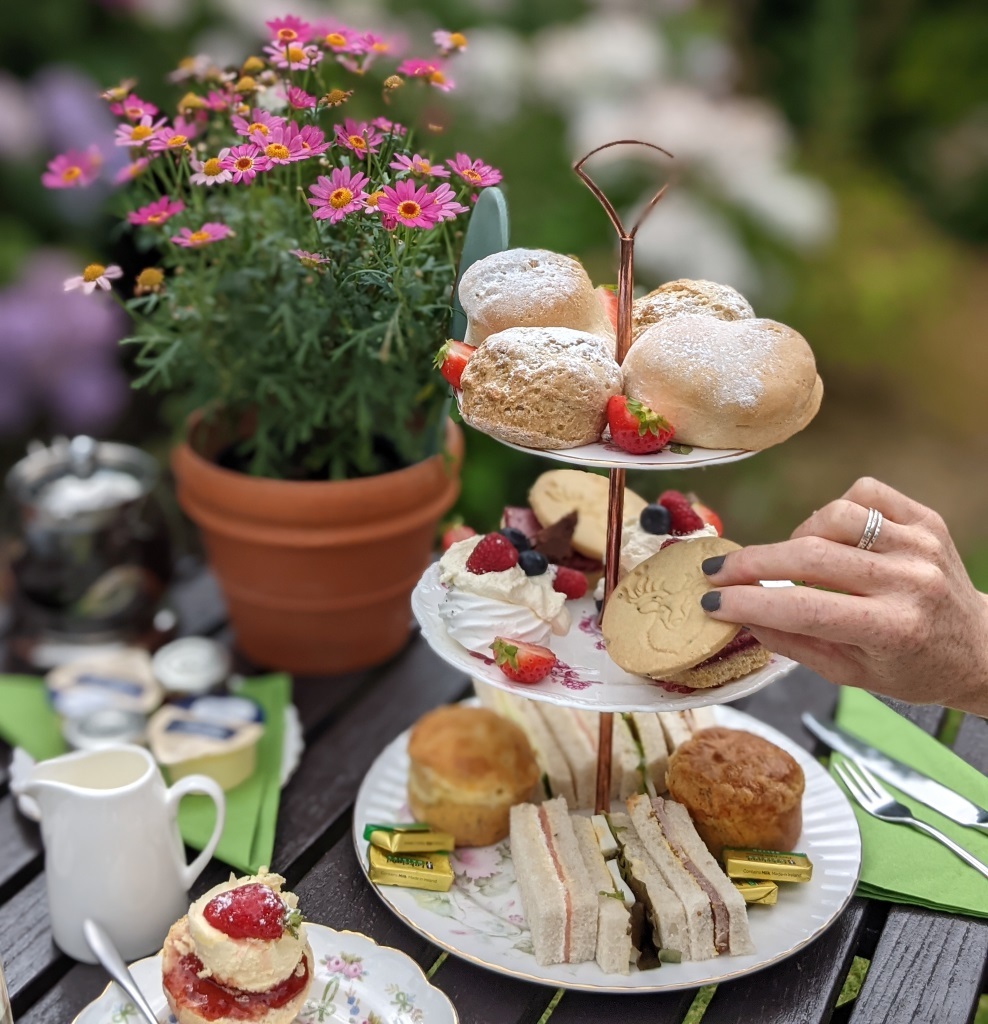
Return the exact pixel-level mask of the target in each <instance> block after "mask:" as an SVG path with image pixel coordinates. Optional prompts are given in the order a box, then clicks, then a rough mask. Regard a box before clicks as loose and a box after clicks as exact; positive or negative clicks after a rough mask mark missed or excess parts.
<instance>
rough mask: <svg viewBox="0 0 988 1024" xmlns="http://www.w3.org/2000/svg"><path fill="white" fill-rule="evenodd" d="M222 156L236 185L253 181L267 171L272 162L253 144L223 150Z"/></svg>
mask: <svg viewBox="0 0 988 1024" xmlns="http://www.w3.org/2000/svg"><path fill="white" fill-rule="evenodd" d="M224 153H225V154H226V155H225V156H224ZM220 156H221V157H222V159H223V164H224V166H225V167H226V169H227V170H228V171H230V173H231V174H232V175H233V183H234V184H235V185H239V184H240V183H241V182H245V181H246V182H251V181H253V180H254V179H255V178H256V177H257V175H258V174H259V173H260V172H261V171H266V170H267V169H268V168H269V167H270V166H271V161H270V160H268V158H267V157H266V156H264V155H263V154H262V153H261V150H260V148H259V147H258V146H255V145H254V143H253V142H248V143H247V144H246V145H244V146H233V147H232V148H231V149H224V150H221V151H220Z"/></svg>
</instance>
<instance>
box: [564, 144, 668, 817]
mask: <svg viewBox="0 0 988 1024" xmlns="http://www.w3.org/2000/svg"><path fill="white" fill-rule="evenodd" d="M623 145H641V146H648V147H649V148H650V149H655V150H658V151H659V152H660V153H663V154H665V155H666V156H671V155H672V154H671V153H668V152H666V150H664V149H660V148H659V147H658V146H653V145H652V144H651V143H648V142H637V141H635V140H633V139H623V140H621V141H619V142H609V143H607V145H605V146H599V147H598V148H597V149H595V150H593V151H592V152H590V153H588V154H587V155H586V156H585V157H584V158H583V159H582V160H579V161H577V163H576V164H575V165H574V167H573V170H574V171H576V173H577V175H578V176H579V177H580V178H581V179H582V180H583V182H584V183H585V184H586V186H587V188H589V189H590V191H591V192H593V194H594V195H595V196H596V197H597V200H598V201H599V202H600V204H601V206H603V207H604V210H605V211H606V213H607V215H608V217H609V218H610V220H611V223H612V224H613V225H614V227H615V229H616V231H617V234H618V239H619V240H620V255H619V263H618V303H617V344H616V351H615V357H616V359H617V362H618V365H620V364H621V363H623V362H624V357H625V356H626V355H627V354H628V349H629V348H631V299H632V288H633V286H634V249H635V234H636V233H637V231H638V228H639V227H640V226H641V224H642V222H643V221H644V220H645V218H646V217H647V216H648V214H649V213H650V212H651V210H652V208H653V207H654V206H655V204H656V203H657V202H658V201H659V200H660V199H661V198H662V196H663V195H664V194H665V191H666V189H667V188H668V185H667V184H666V185H663V186H662V188H661V189H659V191H658V192H657V193H656V194H655V195H654V196H653V197H652V199H651V201H650V202H649V203H648V205H647V206H646V207H645V209H644V210H643V211H642V213H641V215H640V216H639V218H638V220H637V221H636V222H635V224H634V225H633V226H632V228H631V230H630V231H627V230H626V229H625V227H624V224H623V223H622V222H621V218H620V217H619V216H618V214H617V211H616V210H615V209H614V207H613V205H612V204H611V203H610V201H609V200H608V199H607V197H606V196H605V195H604V193H603V191H601V189H600V187H599V186H598V185H597V184H596V183H595V182H594V181H593V180H592V179H591V178H590V177H589V175H588V174H587V173H586V172H585V171H584V170H583V165H584V164H585V163H586V161H587V160H588V159H589V158H590V157H591V156H593V155H594V153H598V152H600V150H602V149H608V148H609V147H611V146H623ZM624 479H625V471H624V470H623V469H612V470H611V471H610V473H609V474H608V490H607V545H606V549H605V556H604V560H605V564H604V604H603V607H605V608H606V607H607V602H608V601H609V600H610V597H611V593H612V591H613V590H614V588H615V587H616V586H617V582H618V571H619V569H620V565H621V527H622V521H623V519H624ZM613 740H614V714H613V712H610V711H602V712H601V713H600V731H599V733H598V739H597V793H596V801H595V806H594V810H595V811H596V813H597V814H601V813H603V812H606V811H609V810H610V807H611V751H612V747H613Z"/></svg>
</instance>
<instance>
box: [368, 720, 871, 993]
mask: <svg viewBox="0 0 988 1024" xmlns="http://www.w3.org/2000/svg"><path fill="white" fill-rule="evenodd" d="M714 714H715V716H716V718H717V722H718V724H720V725H725V726H728V727H729V728H734V729H746V730H747V731H748V732H753V733H755V734H756V735H759V736H763V737H764V738H765V739H767V740H770V741H771V742H772V743H775V744H777V745H778V746H780V747H782V748H783V749H784V750H787V751H788V752H789V753H790V754H791V755H792V756H793V757H794V758H795V759H796V760H797V761H798V762H799V764H800V766H801V767H802V769H803V772H804V773H805V776H806V791H805V794H804V797H803V833H802V835H801V836H800V838H799V843H798V845H797V847H796V849H798V850H800V851H801V852H803V853H806V854H807V855H808V856H809V858H810V862H811V863H812V864H813V878H812V880H811V881H809V882H806V883H799V884H783V885H782V886H780V892H779V901H778V904H777V905H776V906H774V907H759V906H752V907H750V908H749V913H748V920H749V922H750V924H751V937H752V940H753V941H754V944H755V952H754V953H752V954H750V955H747V956H720V957H714V959H712V960H700V961H693V962H687V963H681V964H663V965H662V967H661V968H659V969H657V970H653V971H639V970H638V969H637V968H634V967H633V968H632V969H631V973H630V974H628V975H620V974H604V972H603V971H601V969H600V968H599V967H598V966H597V964H596V963H595V962H593V961H591V962H589V963H582V964H554V965H552V966H549V967H541V966H539V965H538V964H537V963H536V962H535V957H534V956H533V955H532V944H531V936H530V934H529V931H528V928H527V926H526V924H525V919H524V917H523V915H522V910H521V902H520V899H519V896H518V887H517V884H516V882H515V870H514V865H513V864H512V862H511V853H510V845H509V843H508V841H507V840H504V841H503V842H500V843H497V844H496V845H494V846H485V847H481V848H479V849H463V850H461V851H459V852H458V853H456V854H455V855H454V856H453V867H454V871H455V876H456V880H455V881H454V883H453V887H452V889H450V891H449V892H447V893H442V892H424V891H422V890H419V889H403V888H398V887H396V886H378V887H376V888H377V893H378V895H379V896H380V897H381V899H382V900H384V902H385V903H387V904H388V906H389V907H390V908H391V909H392V910H393V911H394V912H395V913H396V914H397V915H398V916H399V917H400V918H401V919H402V920H403V921H404V922H405V923H406V924H408V925H409V926H410V927H412V928H414V929H415V930H416V931H417V932H419V933H420V934H422V935H424V936H425V937H426V938H428V939H430V940H431V941H432V942H434V943H436V945H437V946H442V947H443V948H444V949H447V950H449V951H450V952H451V953H455V954H456V955H457V956H460V957H463V958H464V959H465V960H469V961H470V962H471V963H475V964H479V965H480V966H482V967H488V968H490V969H491V970H494V971H499V972H501V973H502V974H510V975H512V976H514V977H516V978H522V979H524V980H526V981H536V982H541V983H542V984H545V985H552V986H554V987H557V988H570V989H585V990H589V991H594V992H662V991H671V990H674V989H681V988H696V987H697V986H699V985H714V984H717V983H718V982H721V981H727V980H729V979H732V978H739V977H741V976H742V975H744V974H750V973H751V972H752V971H757V970H761V968H763V967H768V966H769V965H770V964H774V963H777V962H778V961H779V960H782V959H784V958H785V957H787V956H791V955H792V954H793V953H795V952H796V951H797V950H799V949H802V948H803V947H804V946H806V945H807V944H808V943H810V942H812V941H813V940H814V939H815V938H817V937H818V936H820V935H821V934H822V933H823V932H824V931H825V930H826V929H827V928H829V927H830V925H831V924H833V923H834V921H835V920H836V919H837V917H838V916H839V914H840V913H841V911H842V910H843V909H844V907H845V906H846V905H847V902H848V900H850V898H851V895H852V894H853V892H854V888H855V886H856V884H857V880H858V872H859V870H860V867H861V837H860V834H859V832H858V825H857V822H856V820H855V817H854V812H853V811H852V810H851V806H850V804H849V803H848V801H847V797H846V796H844V793H843V792H842V791H841V790H840V789H839V788H838V786H837V785H836V784H835V783H834V781H833V780H832V779H831V778H830V776H829V775H828V774H827V772H826V771H825V770H824V769H823V768H822V767H821V766H820V765H819V764H818V763H817V761H816V760H815V759H814V758H813V757H812V756H811V755H810V754H809V753H808V752H807V751H805V750H803V748H802V747H800V746H799V745H798V744H796V743H794V742H793V741H792V740H791V739H789V738H788V737H787V736H784V735H783V734H782V733H780V732H777V731H776V730H775V729H772V728H771V727H770V726H767V725H763V724H762V723H761V722H759V721H758V720H757V719H754V718H752V717H751V716H750V715H746V714H743V713H742V712H740V711H735V710H734V709H733V708H726V707H718V708H715V709H714ZM407 745H408V733H407V732H406V733H403V734H402V735H401V736H399V737H398V738H397V739H396V740H394V742H393V743H391V744H390V745H389V746H388V747H386V748H385V749H384V751H383V752H382V753H381V754H380V755H379V757H378V758H377V760H376V761H375V762H374V764H373V765H372V767H371V769H370V771H369V772H368V773H367V775H366V777H365V778H364V781H363V784H362V785H361V787H360V792H359V794H358V795H357V803H356V807H355V809H354V813H353V836H354V843H355V844H356V847H357V856H358V857H359V859H360V863H361V865H362V866H363V868H364V871H365V872H366V871H367V843H366V842H364V840H363V830H364V826H365V825H366V824H368V823H369V822H389V821H409V820H411V817H410V815H411V812H410V811H409V809H408V807H407V805H406V797H405V789H406V785H407V781H408V754H407Z"/></svg>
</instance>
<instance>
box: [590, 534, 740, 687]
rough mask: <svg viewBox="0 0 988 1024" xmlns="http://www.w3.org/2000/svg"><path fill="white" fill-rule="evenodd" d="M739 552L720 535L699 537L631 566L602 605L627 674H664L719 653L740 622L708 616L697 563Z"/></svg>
mask: <svg viewBox="0 0 988 1024" xmlns="http://www.w3.org/2000/svg"><path fill="white" fill-rule="evenodd" d="M737 550H738V545H737V544H735V543H734V542H733V541H730V540H725V539H724V538H723V537H703V538H700V539H698V540H691V541H689V542H688V543H682V544H672V545H670V546H669V547H667V548H664V549H663V550H662V551H659V552H658V553H656V554H654V555H652V556H651V558H647V559H646V560H645V561H644V562H642V563H641V565H639V566H637V567H636V568H634V569H632V571H631V572H630V573H628V575H627V576H625V578H624V579H623V580H622V581H621V582H620V583H619V584H618V585H617V587H616V588H615V590H614V593H613V594H612V595H611V599H610V600H609V601H608V602H607V607H606V608H605V609H604V618H603V621H602V623H601V628H602V630H603V634H604V642H605V643H606V644H607V653H608V654H609V655H610V656H611V658H612V660H613V661H614V662H615V663H616V664H618V665H620V666H621V668H623V669H624V670H625V671H626V672H634V673H636V674H637V675H647V676H656V677H659V678H665V677H668V676H669V675H672V674H673V673H676V672H683V671H685V670H686V669H688V668H692V667H693V666H694V665H698V664H699V663H700V662H701V661H704V660H705V659H707V658H709V657H710V656H711V655H713V654H715V653H716V652H717V651H719V650H720V649H721V647H723V646H724V645H725V644H726V643H727V642H728V641H729V640H731V639H732V638H733V637H734V636H735V635H736V634H737V632H738V630H739V629H740V626H737V625H735V624H734V623H731V622H718V621H717V620H716V619H711V618H710V617H709V616H708V615H706V614H705V612H704V611H703V609H702V608H701V607H700V598H701V597H702V596H703V594H704V593H706V592H707V591H708V590H710V589H711V586H710V584H709V582H708V581H707V577H706V576H704V574H703V570H702V569H701V568H700V563H701V562H702V561H703V560H704V559H705V558H710V557H711V556H712V555H725V554H727V553H728V552H729V551H737Z"/></svg>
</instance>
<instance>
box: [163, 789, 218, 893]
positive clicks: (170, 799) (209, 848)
mask: <svg viewBox="0 0 988 1024" xmlns="http://www.w3.org/2000/svg"><path fill="white" fill-rule="evenodd" d="M190 793H201V794H202V795H204V796H208V797H209V799H210V800H212V801H213V803H214V804H215V806H216V824H215V825H214V826H213V834H212V835H211V836H210V837H209V842H207V843H206V845H205V846H204V847H203V850H202V853H200V854H199V856H198V857H196V859H195V860H194V861H193V862H192V863H191V864H185V863H184V858H181V862H180V863H179V865H178V871H179V875H180V876H181V879H182V886H183V888H185V889H191V888H192V883H193V882H194V881H195V880H196V879H197V878H198V877H199V875H200V874H201V873H202V869H203V868H204V867H205V866H206V865H207V864H208V863H209V858H210V857H212V855H213V851H214V850H215V849H216V844H217V843H218V842H219V841H220V836H221V835H222V834H223V825H224V824H225V822H226V797H225V796H224V795H223V790H222V788H221V787H220V785H219V783H218V782H216V781H214V780H213V779H211V778H209V777H208V776H207V775H186V776H185V778H182V779H179V780H178V781H177V782H176V783H175V785H174V786H171V787H170V788H169V789H168V792H167V794H166V796H165V799H166V801H167V803H168V811H169V813H170V814H171V818H172V821H175V820H177V818H178V805H179V803H180V802H181V799H182V797H183V796H187V795H188V794H190ZM180 857H181V855H180Z"/></svg>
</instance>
